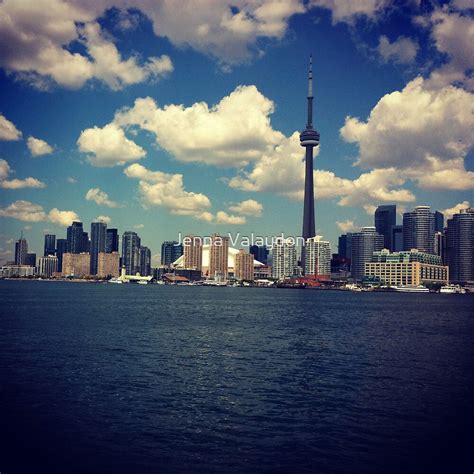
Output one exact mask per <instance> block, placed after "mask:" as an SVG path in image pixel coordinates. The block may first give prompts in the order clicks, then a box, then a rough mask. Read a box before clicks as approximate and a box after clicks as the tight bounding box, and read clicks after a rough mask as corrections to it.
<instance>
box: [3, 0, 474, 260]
mask: <svg viewBox="0 0 474 474" xmlns="http://www.w3.org/2000/svg"><path fill="white" fill-rule="evenodd" d="M473 19H474V4H473V3H472V0H453V1H451V2H442V1H431V2H430V1H423V0H419V1H417V0H406V1H397V2H392V1H388V0H353V1H351V2H347V1H345V0H310V1H307V0H305V1H300V0H285V1H277V0H246V1H243V0H235V1H232V2H227V1H224V0H222V1H211V0H199V1H198V0H195V1H191V0H181V1H180V2H176V1H173V0H156V1H150V0H95V1H92V0H75V1H74V2H72V1H70V2H66V1H60V0H43V1H41V0H40V1H38V0H36V1H34V2H33V1H26V0H3V1H2V2H0V99H1V100H0V263H3V262H4V261H6V260H11V259H12V256H13V249H14V241H15V240H16V239H18V237H19V235H20V233H21V232H23V233H24V236H25V237H26V239H27V240H28V242H29V250H30V251H31V252H37V253H38V254H39V255H41V254H42V248H43V236H44V234H45V233H53V234H56V235H57V237H58V238H61V237H62V238H64V237H65V235H66V227H67V226H68V225H70V224H71V222H72V221H73V220H81V221H83V222H84V226H85V228H86V230H90V223H91V222H92V221H95V220H103V221H105V222H107V225H108V226H109V227H114V228H118V229H119V232H120V234H122V233H123V232H125V231H129V230H134V231H136V232H137V233H138V234H139V235H140V237H141V239H142V245H147V246H148V247H150V248H151V250H152V254H153V255H154V263H155V264H156V263H157V259H158V254H159V252H160V246H161V242H162V241H164V240H173V239H176V238H177V237H178V235H179V234H180V233H181V234H182V235H187V234H194V235H203V236H207V235H211V234H212V233H214V232H218V233H221V234H227V233H228V232H231V233H232V234H233V235H236V234H240V235H241V236H246V235H250V234H251V233H253V234H254V235H257V236H272V235H278V234H281V233H282V232H283V233H285V234H286V235H291V236H297V235H300V233H301V227H302V213H303V205H302V198H303V189H304V162H303V158H304V148H302V147H301V146H300V145H299V132H300V131H302V130H303V129H304V127H305V124H306V95H307V70H308V60H309V55H310V54H312V55H313V70H314V85H313V89H314V125H315V128H316V129H317V130H318V131H319V132H320V135H321V139H320V146H319V147H318V149H317V150H315V153H316V155H317V156H316V158H315V176H314V178H315V199H316V201H315V209H316V227H317V233H318V234H320V235H323V237H324V238H325V239H327V240H329V241H330V242H331V243H332V248H333V252H336V251H337V237H338V235H340V234H341V233H345V232H348V231H354V230H357V229H358V228H360V227H361V226H365V225H373V211H374V209H375V207H376V206H378V205H382V204H396V205H397V211H398V213H399V216H398V219H399V221H400V222H401V215H402V213H403V212H405V211H407V210H410V209H411V208H413V207H414V206H416V205H430V206H431V207H432V209H433V210H441V211H442V212H445V214H446V216H447V217H449V216H450V215H452V213H454V212H456V211H458V210H459V209H461V208H463V207H469V206H470V205H474V195H473V188H474V152H473V146H474V21H473Z"/></svg>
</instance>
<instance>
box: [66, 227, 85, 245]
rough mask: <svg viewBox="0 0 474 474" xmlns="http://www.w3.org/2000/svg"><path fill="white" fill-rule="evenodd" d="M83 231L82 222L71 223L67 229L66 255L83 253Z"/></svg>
mask: <svg viewBox="0 0 474 474" xmlns="http://www.w3.org/2000/svg"><path fill="white" fill-rule="evenodd" d="M83 234H84V229H83V228H82V222H73V223H72V225H70V226H69V227H68V228H67V249H66V251H67V252H68V253H81V252H83V251H84V235H83Z"/></svg>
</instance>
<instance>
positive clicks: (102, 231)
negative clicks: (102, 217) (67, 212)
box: [90, 222, 107, 275]
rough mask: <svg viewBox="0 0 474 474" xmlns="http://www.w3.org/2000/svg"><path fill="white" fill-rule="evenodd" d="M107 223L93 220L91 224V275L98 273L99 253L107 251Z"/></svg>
mask: <svg viewBox="0 0 474 474" xmlns="http://www.w3.org/2000/svg"><path fill="white" fill-rule="evenodd" d="M106 231H107V224H106V223H105V222H92V224H91V244H90V254H91V275H97V261H98V260H97V259H98V257H99V253H102V252H105V240H106Z"/></svg>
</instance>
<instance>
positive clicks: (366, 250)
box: [351, 227, 384, 280]
mask: <svg viewBox="0 0 474 474" xmlns="http://www.w3.org/2000/svg"><path fill="white" fill-rule="evenodd" d="M383 246H384V237H383V235H380V234H378V233H377V232H376V230H375V227H362V229H361V231H360V232H354V233H353V234H352V254H351V274H352V278H353V279H354V280H362V278H363V277H364V271H365V264H366V263H367V262H370V259H371V258H372V253H373V252H376V251H378V250H382V249H383Z"/></svg>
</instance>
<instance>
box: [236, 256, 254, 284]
mask: <svg viewBox="0 0 474 474" xmlns="http://www.w3.org/2000/svg"><path fill="white" fill-rule="evenodd" d="M253 261H254V255H253V254H251V253H248V252H246V251H245V250H244V249H240V250H239V253H238V254H237V255H236V256H235V268H234V277H235V279H236V280H247V281H253V279H254V267H253Z"/></svg>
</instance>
